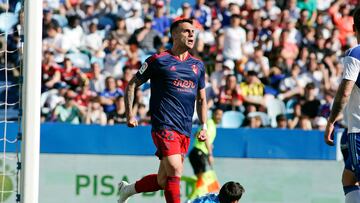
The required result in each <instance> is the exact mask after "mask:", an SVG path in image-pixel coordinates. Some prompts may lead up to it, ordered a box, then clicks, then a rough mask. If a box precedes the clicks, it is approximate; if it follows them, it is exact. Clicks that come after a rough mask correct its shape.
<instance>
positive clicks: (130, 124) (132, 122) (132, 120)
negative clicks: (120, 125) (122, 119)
mask: <svg viewBox="0 0 360 203" xmlns="http://www.w3.org/2000/svg"><path fill="white" fill-rule="evenodd" d="M127 126H128V127H130V128H133V127H136V126H138V122H137V120H136V118H134V117H131V118H130V119H128V120H127Z"/></svg>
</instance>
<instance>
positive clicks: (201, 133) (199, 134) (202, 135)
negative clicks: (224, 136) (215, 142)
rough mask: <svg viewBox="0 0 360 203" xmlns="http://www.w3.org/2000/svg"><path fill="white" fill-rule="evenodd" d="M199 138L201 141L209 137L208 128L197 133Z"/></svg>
mask: <svg viewBox="0 0 360 203" xmlns="http://www.w3.org/2000/svg"><path fill="white" fill-rule="evenodd" d="M197 139H198V140H199V141H200V142H204V141H205V140H206V139H207V135H206V130H204V129H202V130H200V132H199V133H198V135H197Z"/></svg>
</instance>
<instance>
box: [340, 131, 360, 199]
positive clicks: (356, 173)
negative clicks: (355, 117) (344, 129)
mask: <svg viewBox="0 0 360 203" xmlns="http://www.w3.org/2000/svg"><path fill="white" fill-rule="evenodd" d="M348 138H349V141H348V144H349V145H348V150H349V157H348V159H347V160H346V162H345V169H344V172H343V176H342V183H343V187H344V193H345V203H360V187H359V181H360V164H359V162H360V161H359V155H360V153H359V152H360V135H359V134H356V133H350V134H348Z"/></svg>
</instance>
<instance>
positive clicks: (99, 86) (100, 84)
mask: <svg viewBox="0 0 360 203" xmlns="http://www.w3.org/2000/svg"><path fill="white" fill-rule="evenodd" d="M105 79H106V78H105V75H103V74H100V75H99V77H98V78H93V79H91V80H90V90H91V91H94V92H97V93H100V92H103V91H104V90H105Z"/></svg>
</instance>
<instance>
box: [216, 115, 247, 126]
mask: <svg viewBox="0 0 360 203" xmlns="http://www.w3.org/2000/svg"><path fill="white" fill-rule="evenodd" d="M244 119H245V116H244V114H242V113H241V112H238V111H225V112H224V115H223V118H222V122H221V127H223V128H239V127H240V126H241V125H242V124H243V122H244Z"/></svg>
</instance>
